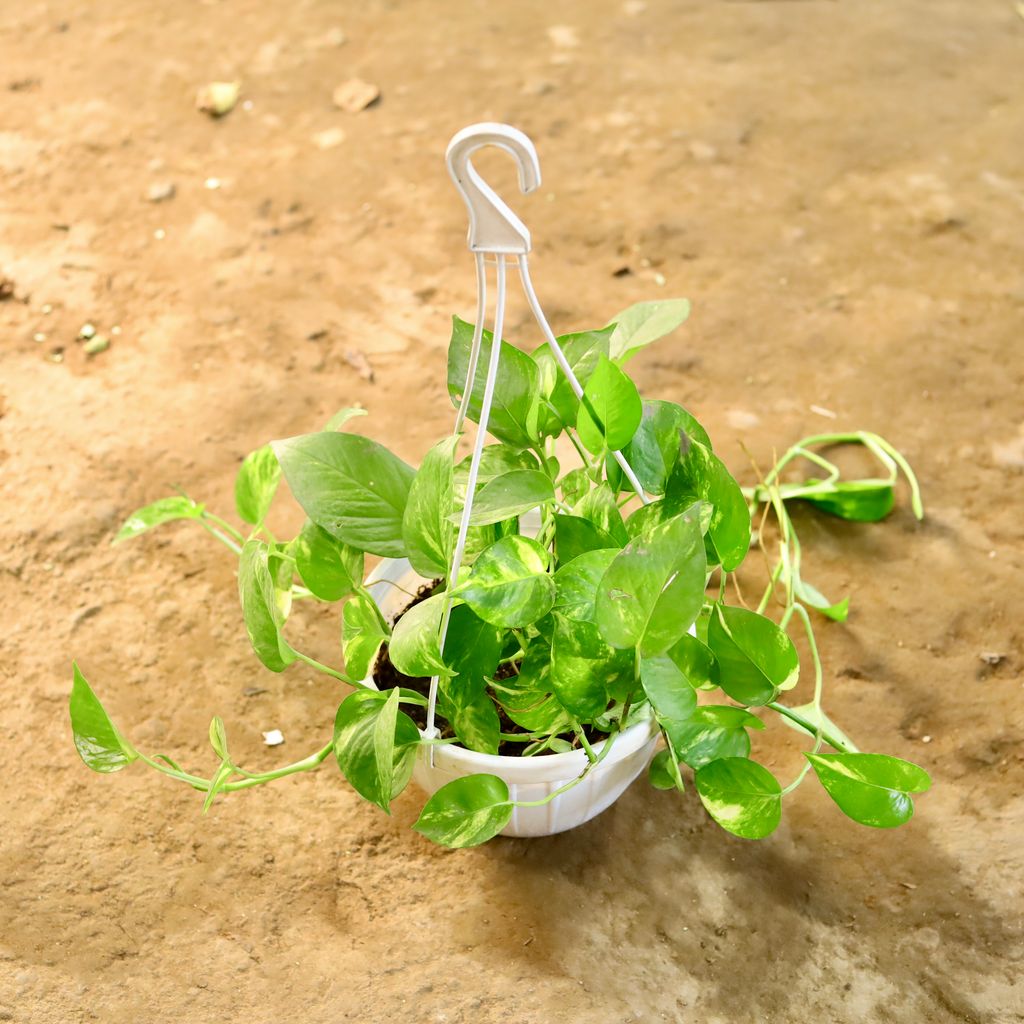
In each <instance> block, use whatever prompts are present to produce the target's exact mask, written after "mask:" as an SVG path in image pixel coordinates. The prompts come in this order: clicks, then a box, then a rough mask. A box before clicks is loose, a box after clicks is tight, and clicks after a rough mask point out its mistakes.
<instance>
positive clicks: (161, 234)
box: [153, 228, 167, 242]
mask: <svg viewBox="0 0 1024 1024" xmlns="http://www.w3.org/2000/svg"><path fill="white" fill-rule="evenodd" d="M153 237H154V238H155V239H156V240H157V241H158V242H162V241H163V240H164V239H165V238H166V237H167V232H166V231H164V229H163V228H157V229H156V231H154V232H153Z"/></svg>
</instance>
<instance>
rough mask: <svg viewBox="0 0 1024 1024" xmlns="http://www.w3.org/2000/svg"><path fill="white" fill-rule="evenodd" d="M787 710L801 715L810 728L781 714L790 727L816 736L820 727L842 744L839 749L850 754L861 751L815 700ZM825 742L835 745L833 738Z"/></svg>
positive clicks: (806, 734) (823, 731)
mask: <svg viewBox="0 0 1024 1024" xmlns="http://www.w3.org/2000/svg"><path fill="white" fill-rule="evenodd" d="M778 707H782V705H781V704H780V705H778ZM787 710H788V711H792V712H793V714H794V715H799V716H800V717H801V718H802V719H804V721H805V722H807V724H808V728H805V727H804V726H803V725H801V724H800V723H799V722H794V721H793V719H792V718H790V717H788V716H787V715H783V714H780V715H779V717H780V718H781V719H782V721H783V724H784V725H788V726H789V727H790V729H793V730H795V731H796V732H799V733H803V734H804V735H805V736H816V735H817V729H818V728H819V727H820V729H821V731H822V733H824V734H827V735H828V736H831V737H832V739H834V740H835V741H836V742H837V743H841V744H842V747H836V749H837V750H841V751H842V752H843V753H849V754H859V753H860V751H859V750H858V749H857V744H856V743H854V742H853V740H851V739H850V737H849V736H847V735H846V733H845V732H843V730H842V729H840V728H839V726H838V725H836V723H835V722H833V721H832V719H831V718H829V717H828V715H826V714H825V712H824V711H823V710H822V709H821V708H820V707H817V706H816V705H815V704H814V701H811V702H810V703H808V704H800V705H798V706H797V707H793V708H787ZM825 742H826V743H828V744H829V745H830V746H835V744H833V743H832V742H831V740H828V739H826V740H825Z"/></svg>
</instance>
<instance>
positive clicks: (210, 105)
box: [196, 82, 242, 117]
mask: <svg viewBox="0 0 1024 1024" xmlns="http://www.w3.org/2000/svg"><path fill="white" fill-rule="evenodd" d="M241 90H242V83H241V82H209V83H208V84H206V85H204V86H203V87H202V88H201V89H200V90H199V92H198V94H197V95H196V107H197V108H198V109H199V110H201V111H202V112H203V113H204V114H209V115H210V117H223V116H224V115H225V114H227V113H230V112H231V111H232V110H233V109H234V106H235V104H236V103H237V102H238V94H239V93H240V92H241Z"/></svg>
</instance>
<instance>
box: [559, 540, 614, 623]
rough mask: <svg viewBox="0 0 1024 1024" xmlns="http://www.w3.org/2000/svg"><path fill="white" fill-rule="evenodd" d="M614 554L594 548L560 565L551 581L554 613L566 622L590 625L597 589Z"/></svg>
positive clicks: (611, 551)
mask: <svg viewBox="0 0 1024 1024" xmlns="http://www.w3.org/2000/svg"><path fill="white" fill-rule="evenodd" d="M618 553H619V552H618V549H617V548H598V549H597V550H596V551H586V552H584V553H583V554H582V555H578V556H577V557H576V558H574V559H572V561H570V562H565V563H563V565H562V566H561V568H559V570H558V572H556V573H555V577H554V579H555V605H554V610H555V611H556V612H560V613H561V614H562V615H564V616H565V617H566V618H567V619H575V620H577V621H579V622H593V621H594V617H595V610H594V605H595V601H596V599H597V588H598V585H599V584H600V582H601V578H602V577H603V576H604V574H605V571H606V570H607V569H608V566H609V565H611V563H612V560H613V559H614V558H615V556H616V555H617V554H618Z"/></svg>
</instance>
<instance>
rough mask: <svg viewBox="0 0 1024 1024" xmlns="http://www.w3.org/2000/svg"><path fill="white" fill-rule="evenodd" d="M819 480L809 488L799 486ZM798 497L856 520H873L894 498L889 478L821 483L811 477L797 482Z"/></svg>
mask: <svg viewBox="0 0 1024 1024" xmlns="http://www.w3.org/2000/svg"><path fill="white" fill-rule="evenodd" d="M817 484H821V486H820V487H816V489H815V490H814V491H813V492H809V493H805V492H803V488H804V487H807V486H813V485H817ZM799 497H800V500H801V501H807V502H810V504H812V505H813V506H814V507H815V508H820V509H821V510H822V511H823V512H828V513H829V514H830V515H834V516H838V517H839V518H840V519H848V520H851V521H853V522H857V523H877V522H878V521H879V520H880V519H884V518H885V517H886V516H887V515H888V514H889V513H890V512H891V511H892V508H893V505H894V504H895V502H896V488H895V486H894V485H893V483H892V482H891V481H889V480H836V481H835V482H834V483H831V484H822V483H821V481H819V480H815V479H814V478H813V477H812V478H810V479H809V480H807V481H805V483H804V484H803V485H801V493H800V495H799Z"/></svg>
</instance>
